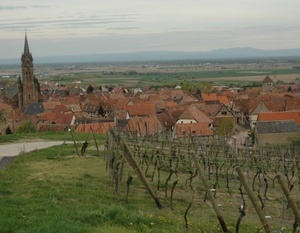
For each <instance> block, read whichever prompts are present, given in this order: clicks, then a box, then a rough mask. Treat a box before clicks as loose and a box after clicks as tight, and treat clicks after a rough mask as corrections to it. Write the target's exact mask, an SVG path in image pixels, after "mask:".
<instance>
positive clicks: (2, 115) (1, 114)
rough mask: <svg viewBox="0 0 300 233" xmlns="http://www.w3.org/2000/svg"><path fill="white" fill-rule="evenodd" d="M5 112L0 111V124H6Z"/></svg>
mask: <svg viewBox="0 0 300 233" xmlns="http://www.w3.org/2000/svg"><path fill="white" fill-rule="evenodd" d="M6 120H7V112H6V111H5V110H4V109H0V122H6Z"/></svg>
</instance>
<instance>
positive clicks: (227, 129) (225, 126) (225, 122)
mask: <svg viewBox="0 0 300 233" xmlns="http://www.w3.org/2000/svg"><path fill="white" fill-rule="evenodd" d="M232 132H233V122H232V120H231V118H229V117H228V118H221V119H220V120H219V121H218V126H217V131H216V133H217V134H218V135H224V134H225V135H229V134H231V133H232Z"/></svg>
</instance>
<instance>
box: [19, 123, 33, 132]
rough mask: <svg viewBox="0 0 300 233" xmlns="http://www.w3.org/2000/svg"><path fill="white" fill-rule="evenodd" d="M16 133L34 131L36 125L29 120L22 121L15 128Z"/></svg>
mask: <svg viewBox="0 0 300 233" xmlns="http://www.w3.org/2000/svg"><path fill="white" fill-rule="evenodd" d="M16 132H17V133H35V132H36V126H35V125H34V124H32V122H30V121H26V122H24V123H23V124H22V125H21V126H20V127H19V128H18V129H17V130H16Z"/></svg>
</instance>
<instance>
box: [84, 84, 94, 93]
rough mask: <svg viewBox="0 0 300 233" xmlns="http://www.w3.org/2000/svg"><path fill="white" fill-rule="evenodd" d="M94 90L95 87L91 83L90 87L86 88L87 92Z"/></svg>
mask: <svg viewBox="0 0 300 233" xmlns="http://www.w3.org/2000/svg"><path fill="white" fill-rule="evenodd" d="M93 91H94V87H93V86H92V85H89V86H88V88H87V90H86V92H87V93H88V94H91V93H93Z"/></svg>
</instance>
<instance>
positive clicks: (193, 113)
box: [179, 105, 212, 124]
mask: <svg viewBox="0 0 300 233" xmlns="http://www.w3.org/2000/svg"><path fill="white" fill-rule="evenodd" d="M179 119H191V120H195V121H197V122H198V123H203V122H206V123H208V124H210V123H212V120H211V119H209V118H208V117H207V116H206V115H205V114H204V113H203V112H202V111H200V110H199V109H198V108H197V107H195V106H194V105H191V106H189V107H188V108H187V109H186V110H185V111H184V112H183V113H182V114H181V115H180V116H179Z"/></svg>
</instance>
